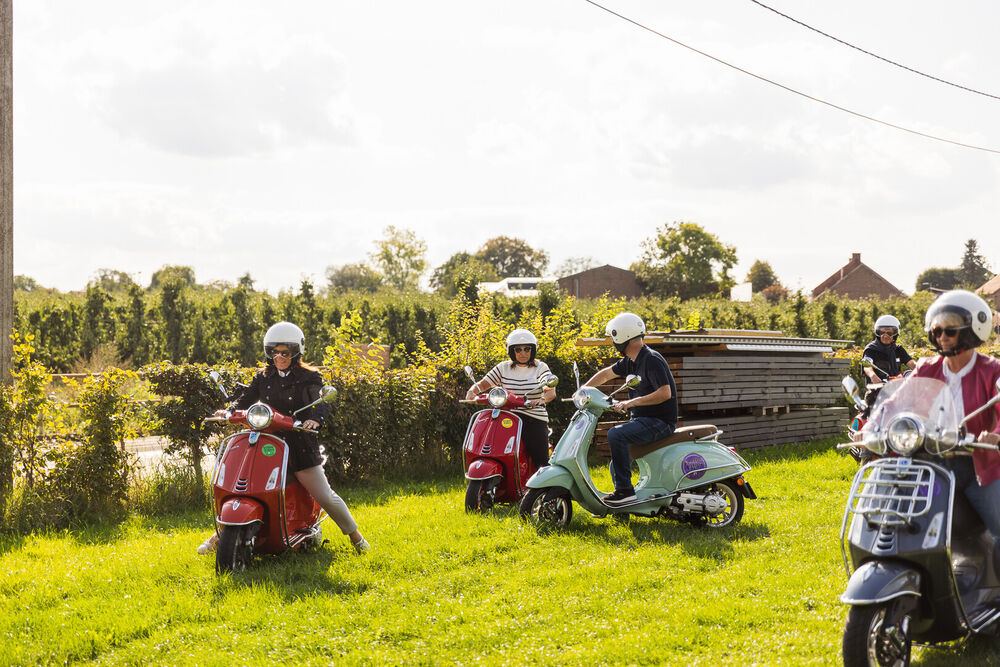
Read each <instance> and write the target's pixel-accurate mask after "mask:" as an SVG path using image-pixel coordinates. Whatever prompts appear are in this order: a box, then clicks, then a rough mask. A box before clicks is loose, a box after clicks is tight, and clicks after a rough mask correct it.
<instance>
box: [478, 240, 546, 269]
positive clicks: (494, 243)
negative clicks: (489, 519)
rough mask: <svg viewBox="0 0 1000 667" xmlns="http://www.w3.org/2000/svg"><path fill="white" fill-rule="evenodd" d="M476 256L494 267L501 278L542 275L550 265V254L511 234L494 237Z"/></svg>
mask: <svg viewBox="0 0 1000 667" xmlns="http://www.w3.org/2000/svg"><path fill="white" fill-rule="evenodd" d="M476 257H478V258H480V259H481V260H483V261H484V262H486V263H487V264H489V265H490V266H492V267H493V270H494V271H496V272H497V275H498V276H500V277H501V278H524V277H526V276H541V275H542V273H544V271H545V268H546V267H547V266H548V265H549V254H548V253H547V252H545V251H544V250H535V249H534V248H532V247H531V246H529V245H528V242H527V241H525V240H524V239H518V238H511V237H509V236H497V237H496V238H492V239H490V240H489V241H487V242H486V243H484V244H483V245H482V247H481V248H479V251H478V252H476Z"/></svg>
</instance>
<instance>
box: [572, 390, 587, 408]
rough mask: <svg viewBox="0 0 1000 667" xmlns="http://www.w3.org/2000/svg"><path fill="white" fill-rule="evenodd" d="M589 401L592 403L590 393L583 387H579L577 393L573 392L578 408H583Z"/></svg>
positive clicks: (574, 401)
mask: <svg viewBox="0 0 1000 667" xmlns="http://www.w3.org/2000/svg"><path fill="white" fill-rule="evenodd" d="M587 403H590V394H588V393H587V392H586V391H584V390H583V389H577V390H576V393H575V394H573V405H575V406H576V409H577V410H583V407H584V406H585V405H587Z"/></svg>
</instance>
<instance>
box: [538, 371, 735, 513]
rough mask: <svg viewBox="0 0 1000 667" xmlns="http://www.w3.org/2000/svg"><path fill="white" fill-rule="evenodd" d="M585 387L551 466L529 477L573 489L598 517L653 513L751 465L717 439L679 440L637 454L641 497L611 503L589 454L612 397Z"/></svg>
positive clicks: (545, 484)
mask: <svg viewBox="0 0 1000 667" xmlns="http://www.w3.org/2000/svg"><path fill="white" fill-rule="evenodd" d="M582 391H584V392H586V394H588V396H589V400H588V402H587V403H586V404H585V405H584V406H583V407H582V408H579V409H578V410H577V412H576V414H574V415H573V418H572V419H571V420H570V423H569V426H568V428H567V429H566V432H565V433H563V435H562V437H561V438H559V442H558V443H557V444H556V446H555V449H554V450H553V452H552V456H551V457H550V458H549V465H547V466H545V467H543V468H541V469H539V470H538V472H536V473H535V474H534V475H533V476H532V477H531V479H529V480H528V484H527V486H528V488H532V489H538V488H549V487H562V488H564V489H567V490H568V491H569V492H570V495H571V496H572V498H573V500H575V501H576V502H577V503H579V504H580V505H581V506H582V507H583V508H584V509H586V510H587V511H589V512H590V513H591V514H594V515H597V516H604V515H607V514H613V513H617V512H624V513H629V514H646V515H653V514H656V513H657V512H659V510H660V508H662V507H663V506H665V505H668V504H669V503H670V502H671V501H672V499H673V498H674V497H675V496H676V495H677V494H678V493H681V492H683V491H685V490H686V489H691V488H696V487H702V486H705V485H706V484H711V483H712V482H716V481H719V480H724V479H729V478H732V477H736V476H738V475H742V474H743V473H745V472H748V471H749V470H750V466H749V465H748V464H747V462H746V461H744V460H743V458H742V457H741V456H740V455H739V454H737V453H735V452H734V451H733V450H731V449H729V448H728V447H726V446H725V445H721V444H719V443H718V442H716V441H714V440H703V441H694V440H690V441H686V442H678V443H674V444H672V445H667V446H666V447H661V448H660V449H657V450H655V451H652V452H650V453H649V454H647V455H646V456H643V457H641V458H638V459H636V463H637V464H638V466H639V481H638V483H636V485H635V494H636V497H637V499H638V502H636V503H630V504H628V505H621V506H615V507H609V506H607V505H605V504H604V503H603V502H601V496H602V495H603V494H601V493H600V492H599V491H598V490H597V489H596V488H595V487H594V483H593V481H592V480H591V478H590V469H589V466H588V465H587V455H588V453H589V452H590V447H591V444H592V443H593V440H594V432H595V431H596V429H597V420H598V417H599V415H601V414H602V413H603V412H604V411H605V410H607V409H608V408H609V407H610V402H609V401H608V398H607V397H606V396H605V395H604V394H602V393H601V392H600V391H599V390H597V389H595V388H593V387H584V388H583V389H582Z"/></svg>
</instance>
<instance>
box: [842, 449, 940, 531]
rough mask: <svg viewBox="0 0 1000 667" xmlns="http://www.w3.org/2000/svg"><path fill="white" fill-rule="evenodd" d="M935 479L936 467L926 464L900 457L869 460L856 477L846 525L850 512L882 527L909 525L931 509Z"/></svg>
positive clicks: (845, 523) (849, 501) (849, 500)
mask: <svg viewBox="0 0 1000 667" xmlns="http://www.w3.org/2000/svg"><path fill="white" fill-rule="evenodd" d="M934 481H935V471H934V466H932V465H930V464H927V463H922V462H919V461H913V460H912V459H898V458H887V459H878V460H876V461H872V462H871V463H868V464H867V465H865V466H863V467H862V468H861V469H860V470H859V471H858V472H857V474H856V475H855V476H854V482H853V483H852V484H851V493H850V495H849V496H848V497H847V510H848V511H847V513H845V515H844V526H843V528H845V529H846V527H847V517H848V515H850V514H851V513H853V514H860V515H861V516H863V517H864V518H865V519H866V520H867V521H868V522H870V523H876V524H879V525H882V526H901V525H908V524H909V523H910V522H911V521H912V520H913V519H915V518H917V517H919V516H923V515H924V514H927V512H928V511H929V510H930V508H931V499H932V497H933V494H934ZM841 534H843V530H842V531H841Z"/></svg>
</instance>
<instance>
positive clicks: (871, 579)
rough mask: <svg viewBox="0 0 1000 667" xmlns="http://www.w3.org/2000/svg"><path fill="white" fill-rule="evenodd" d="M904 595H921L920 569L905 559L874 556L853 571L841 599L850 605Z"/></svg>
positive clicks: (873, 602)
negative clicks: (885, 558)
mask: <svg viewBox="0 0 1000 667" xmlns="http://www.w3.org/2000/svg"><path fill="white" fill-rule="evenodd" d="M904 595H912V596H914V597H920V573H919V572H917V571H916V570H915V569H914V568H913V567H911V566H909V565H904V564H902V563H897V562H893V561H885V560H870V561H867V562H865V563H862V565H861V567H859V568H858V569H856V570H855V571H854V574H852V575H851V579H850V581H848V582H847V590H845V591H844V592H843V594H842V595H841V596H840V601H841V602H843V603H844V604H850V605H866V604H878V603H879V602H885V601H886V600H892V599H894V598H898V597H903V596H904Z"/></svg>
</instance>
